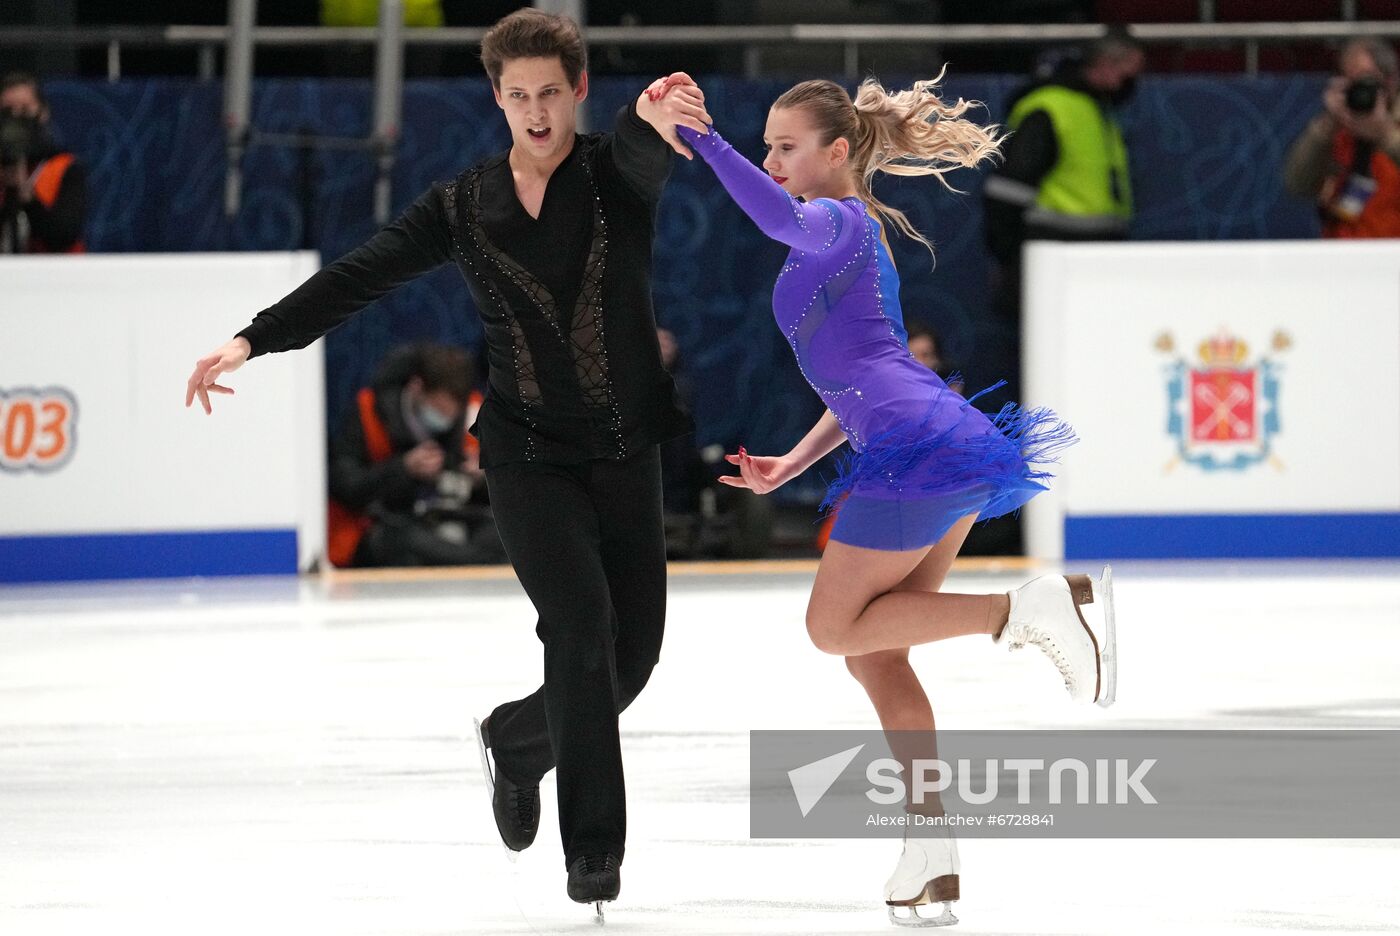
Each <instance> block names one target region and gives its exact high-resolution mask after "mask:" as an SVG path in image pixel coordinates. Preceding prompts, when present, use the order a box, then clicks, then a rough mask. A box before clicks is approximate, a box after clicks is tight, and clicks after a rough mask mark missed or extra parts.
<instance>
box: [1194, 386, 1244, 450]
mask: <svg viewBox="0 0 1400 936" xmlns="http://www.w3.org/2000/svg"><path fill="white" fill-rule="evenodd" d="M1254 374H1255V372H1254V369H1253V368H1251V369H1249V370H1229V369H1224V368H1221V369H1211V370H1207V371H1198V370H1193V371H1191V440H1192V441H1193V442H1252V441H1254V440H1255V438H1256V425H1255V418H1254V414H1255V409H1256V407H1255V405H1254V403H1255V397H1254Z"/></svg>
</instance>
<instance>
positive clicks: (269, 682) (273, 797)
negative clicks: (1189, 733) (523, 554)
mask: <svg viewBox="0 0 1400 936" xmlns="http://www.w3.org/2000/svg"><path fill="white" fill-rule="evenodd" d="M1027 577H1029V574H1028V573H1024V572H1009V573H1006V574H997V573H993V572H989V571H976V570H959V571H956V572H955V574H954V576H953V577H952V578H951V579H950V581H949V584H948V588H949V589H950V590H957V591H971V592H978V591H993V590H1005V589H1007V588H1011V587H1014V586H1015V585H1018V584H1020V582H1022V581H1023V580H1025V579H1026V578H1027ZM1115 579H1116V585H1117V598H1118V620H1119V646H1120V657H1121V663H1120V684H1119V694H1118V704H1117V705H1116V706H1115V707H1114V708H1112V709H1109V710H1107V711H1103V710H1100V709H1097V708H1094V707H1078V706H1075V705H1073V704H1072V703H1070V701H1069V700H1068V698H1067V697H1066V696H1065V693H1064V690H1063V688H1062V687H1061V685H1060V683H1059V680H1058V676H1057V674H1056V673H1055V671H1054V669H1053V668H1052V667H1051V666H1050V665H1049V664H1048V663H1046V662H1045V660H1044V659H1043V658H1042V657H1040V656H1039V654H1038V653H1037V652H1035V651H1034V650H1027V651H1024V652H1021V653H1017V654H1014V655H1011V654H1007V653H1006V652H1005V651H1004V650H1001V649H999V648H997V647H994V646H993V645H992V643H991V641H990V640H987V639H985V638H963V639H959V640H955V641H949V642H946V643H943V644H937V645H932V646H926V647H921V648H917V649H916V650H915V651H914V659H915V661H916V667H917V669H918V671H919V673H920V675H921V677H922V678H923V679H924V682H925V685H926V686H927V687H928V689H929V692H930V695H931V697H932V698H933V700H934V709H935V712H936V713H937V716H938V723H939V726H940V727H941V728H944V729H955V728H956V729H983V728H1042V727H1043V728H1052V727H1100V728H1139V727H1140V728H1323V729H1330V728H1400V566H1396V565H1394V564H1376V565H1369V564H1368V565H1357V564H1315V563H1314V564H1296V565H1292V564H1291V565H1271V566H1233V567H1232V566H1229V565H1227V564H1214V565H1189V566H1180V565H1176V566H1166V565H1129V564H1124V565H1121V566H1118V567H1116V568H1115ZM810 582H811V573H810V572H801V571H798V572H778V573H768V574H744V575H715V574H705V575H700V574H683V573H681V574H675V575H673V578H672V585H671V611H670V615H669V619H668V632H667V638H666V646H665V649H664V651H663V655H662V660H661V664H660V665H659V666H658V667H657V669H656V671H655V673H654V676H653V679H652V682H651V684H650V686H649V687H648V688H647V690H646V691H645V692H644V693H643V694H642V696H641V698H640V699H639V700H638V701H637V703H636V704H635V705H634V706H633V707H632V708H631V709H629V710H628V711H627V713H626V714H625V715H624V716H623V722H622V726H623V748H624V755H625V758H626V767H627V776H628V793H629V803H630V807H629V809H630V811H629V825H630V835H629V842H628V853H627V860H626V863H625V864H624V866H623V889H622V897H621V899H620V900H619V901H618V902H617V903H615V904H612V905H611V906H610V907H609V910H608V922H607V926H606V931H607V932H613V933H626V934H647V933H658V934H669V933H687V934H689V933H716V934H728V933H735V934H780V933H781V934H822V933H876V934H888V933H892V932H896V931H895V930H894V928H893V927H892V926H890V924H889V923H888V922H886V920H885V915H884V908H883V904H882V901H881V893H880V889H881V886H882V885H883V883H884V880H885V878H886V876H887V875H888V873H889V872H890V870H891V869H892V868H893V866H894V862H895V860H896V858H897V857H898V844H897V842H894V841H888V840H885V841H849V840H846V841H828V840H821V841H772V840H768V841H764V840H751V839H750V838H749V837H748V792H747V789H748V748H747V744H748V735H747V732H748V731H749V730H750V729H756V728H873V727H876V722H875V719H874V715H873V712H872V711H871V709H870V707H869V704H868V702H867V701H866V699H865V696H864V694H863V693H862V692H861V690H860V689H859V687H858V686H857V685H856V683H855V682H854V681H853V680H852V679H851V678H850V677H849V676H848V675H847V673H846V671H845V667H844V666H843V665H842V662H841V661H840V660H839V659H837V658H834V657H828V656H824V655H823V654H821V653H820V652H818V651H817V650H815V649H814V648H813V647H812V646H811V644H810V643H809V642H808V640H807V638H806V635H805V632H804V630H803V623H802V621H803V611H804V608H805V606H806V599H807V589H808V587H809V585H810ZM533 627H534V616H533V613H532V610H531V608H530V606H529V603H528V602H527V600H526V599H525V597H524V595H523V593H522V592H521V591H520V590H519V588H518V586H516V585H515V584H514V582H513V581H512V580H496V581H492V580H482V579H461V578H456V579H453V578H449V579H440V578H430V577H423V578H409V579H399V580H392V579H373V580H364V579H356V580H344V579H339V580H322V579H306V580H302V581H299V582H298V581H292V580H287V579H244V580H225V581H203V582H167V583H127V584H108V585H70V586H54V587H10V588H0V934H5V936H40V934H52V933H63V934H69V933H72V934H104V936H110V934H113V933H128V932H130V933H141V934H147V936H153V934H167V933H169V934H176V933H178V934H182V936H188V934H200V936H209V934H223V933H230V934H232V933H238V934H248V933H271V934H282V933H287V934H307V936H313V934H315V936H319V934H396V936H417V934H459V933H461V934H466V933H473V934H475V933H482V934H492V933H511V934H516V933H577V934H588V933H592V932H596V930H595V929H594V926H593V924H592V922H591V915H592V914H591V910H590V909H589V908H587V907H583V906H580V905H577V904H573V903H571V902H570V901H569V900H568V899H567V898H566V897H565V895H564V868H563V860H562V857H561V854H560V851H559V840H558V830H557V827H556V825H555V823H556V816H557V814H556V811H555V809H554V803H553V794H554V790H553V785H552V782H551V781H550V780H548V779H547V780H546V783H545V788H544V791H543V793H544V796H543V799H544V804H545V805H544V818H543V821H542V823H541V831H540V836H539V839H538V841H537V842H536V843H535V845H534V847H533V848H531V849H530V850H529V851H527V852H525V853H524V854H523V855H522V856H521V857H520V859H519V860H518V861H517V862H515V863H511V862H509V861H507V860H506V857H505V854H504V851H503V849H502V846H501V844H500V840H499V838H498V837H497V835H496V832H495V828H494V826H493V824H492V821H491V816H490V811H489V806H488V804H487V801H486V793H485V788H484V786H483V782H482V779H481V776H480V773H479V768H478V764H477V753H476V750H475V747H474V743H473V741H472V739H471V719H472V716H474V715H476V716H480V715H483V714H485V713H487V712H488V711H489V710H490V709H491V707H492V706H494V705H495V704H496V703H498V702H500V701H502V700H504V699H506V698H508V697H514V696H517V695H521V694H524V693H525V692H527V691H529V690H531V689H533V688H534V686H535V685H536V684H537V682H538V680H539V677H540V673H541V664H540V650H539V645H538V643H537V641H536V639H535V636H534V633H533ZM1397 773H1398V774H1400V765H1397ZM960 850H961V854H962V860H963V868H962V894H963V899H962V900H961V901H960V902H959V903H958V904H956V905H955V911H956V913H957V914H958V916H959V917H960V918H961V919H962V923H961V924H960V925H958V926H956V927H954V928H952V929H950V930H941V931H940V932H950V933H1018V934H1059V933H1095V934H1098V933H1103V934H1137V933H1174V934H1177V933H1192V934H1197V933H1199V934H1217V933H1255V932H1261V931H1280V932H1300V933H1382V932H1384V933H1391V932H1400V842H1395V841H1360V840H1344V841H1317V840H1313V841H1300V840H1292V839H1281V840H1253V841H1171V840H1131V841H1106V840H1096V841H1075V840H1055V839H1048V840H1043V841H1026V840H1004V839H1003V840H996V839H990V840H989V839H970V840H964V841H963V842H962V843H961V846H960Z"/></svg>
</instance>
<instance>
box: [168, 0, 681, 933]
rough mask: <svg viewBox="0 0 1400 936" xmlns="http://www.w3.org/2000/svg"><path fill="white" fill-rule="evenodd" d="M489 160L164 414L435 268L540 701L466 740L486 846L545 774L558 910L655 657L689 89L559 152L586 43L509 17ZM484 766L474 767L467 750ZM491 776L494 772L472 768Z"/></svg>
mask: <svg viewBox="0 0 1400 936" xmlns="http://www.w3.org/2000/svg"><path fill="white" fill-rule="evenodd" d="M481 55H482V62H483V64H484V65H485V66H486V71H487V74H488V75H489V76H490V78H491V83H492V86H493V88H494V91H495V96H496V101H497V103H498V104H499V105H500V107H501V110H502V111H504V112H505V116H506V122H507V123H508V124H509V125H510V132H511V148H510V150H509V151H507V152H505V153H501V154H498V155H496V156H493V157H491V158H489V159H486V160H484V161H483V162H480V163H478V164H477V165H475V166H472V167H471V168H469V169H467V170H466V171H464V172H462V173H461V174H460V175H459V176H457V178H456V179H454V180H453V181H451V182H448V183H445V184H437V185H434V186H433V187H432V189H430V190H429V191H428V192H426V193H425V194H424V195H423V196H422V197H420V198H419V199H418V200H417V201H416V202H414V203H413V204H412V205H411V206H410V207H409V208H408V210H407V211H405V212H404V214H403V215H402V216H401V217H399V218H398V220H396V221H394V222H393V223H391V224H390V225H388V226H387V227H385V228H384V229H383V230H382V231H380V232H379V233H378V234H376V235H375V236H374V237H373V238H372V239H370V240H369V241H368V242H367V243H365V244H364V245H363V246H361V247H359V248H357V249H356V250H354V251H352V252H350V253H349V254H347V255H346V256H344V257H342V258H340V259H339V260H337V261H336V262H335V263H333V264H331V265H330V266H328V267H326V268H325V269H323V270H321V271H320V272H319V273H317V274H316V275H315V276H313V277H312V278H311V279H309V280H307V281H306V283H304V284H302V285H301V286H300V287H298V288H297V289H296V290H295V291H294V292H292V293H291V295H289V296H287V297H286V298H285V299H283V300H282V301H280V302H278V303H277V304H276V305H274V306H272V307H271V308H269V309H266V310H265V311H263V312H262V313H260V314H259V315H258V316H257V317H256V318H255V319H254V320H253V322H252V324H250V325H249V326H248V327H247V328H245V329H244V330H243V331H241V332H239V334H238V336H237V337H235V338H234V339H233V340H232V341H231V342H229V343H228V344H226V345H224V346H223V347H222V348H219V349H218V350H217V351H215V352H214V353H213V354H211V355H209V356H208V357H205V358H202V359H201V360H200V361H199V362H198V364H197V365H196V367H195V371H194V374H193V376H191V377H190V380H189V384H188V387H187V392H186V401H185V402H186V406H188V405H190V403H191V402H192V401H193V400H194V399H195V398H196V397H197V398H198V399H199V401H200V403H201V405H202V406H203V407H204V410H205V412H206V413H207V412H209V411H210V407H209V394H210V393H232V392H233V391H232V390H231V389H229V388H227V387H223V386H221V385H220V384H219V383H218V382H217V380H218V377H219V376H220V375H222V374H225V373H228V372H229V371H232V370H235V369H237V368H238V367H240V366H241V365H242V364H243V363H244V362H245V361H247V360H248V359H250V358H253V357H256V356H258V355H260V354H266V353H269V352H276V351H286V350H291V349H295V348H304V347H306V346H307V345H309V344H310V343H311V342H313V341H315V340H316V338H318V337H320V336H321V335H323V334H325V333H326V332H327V331H329V330H330V329H331V328H333V327H335V326H336V325H338V324H340V323H341V322H343V321H345V320H346V319H347V318H348V317H349V316H351V315H353V314H354V313H355V312H357V311H359V310H360V309H361V308H363V307H364V306H365V305H368V304H369V303H370V302H372V301H373V300H375V299H377V298H379V297H380V296H382V295H384V294H385V293H387V292H389V291H390V290H392V289H394V288H395V287H397V286H399V285H401V284H403V283H405V282H407V281H409V280H411V279H413V278H414V277H416V276H419V275H421V274H423V273H426V272H428V271H429V270H432V269H434V268H436V267H438V266H439V265H441V264H443V263H446V262H448V261H452V262H455V263H456V264H457V265H458V267H459V268H460V269H461V271H462V273H463V275H464V276H465V277H466V280H467V285H468V287H469V288H470V290H471V293H472V297H473V299H474V300H475V302H476V306H477V309H478V310H479V312H480V314H481V318H482V321H483V323H484V325H485V334H486V344H487V351H488V360H489V382H490V390H489V392H488V394H487V397H486V400H485V402H484V403H483V405H482V407H481V412H480V415H479V417H478V419H477V422H476V425H475V426H474V427H473V429H472V431H473V433H475V434H476V435H477V436H478V437H479V438H480V440H481V460H482V467H483V468H484V469H485V471H486V478H487V485H488V487H489V489H490V494H491V503H492V506H493V509H494V511H495V515H496V522H497V526H498V528H499V530H500V535H501V539H502V542H503V543H504V544H505V547H506V551H507V553H508V554H509V557H510V561H511V563H512V565H513V566H514V567H515V571H516V574H517V575H518V576H519V578H520V582H521V584H522V585H523V586H524V587H525V591H526V593H527V594H528V595H529V596H530V600H531V601H532V602H533V603H534V605H535V608H536V610H537V611H538V612H539V624H538V627H537V628H536V633H537V634H538V636H539V638H540V640H541V641H542V642H543V643H544V672H545V675H544V685H543V686H542V687H541V688H540V689H538V690H536V691H535V692H534V693H532V694H531V695H529V696H526V697H525V698H523V699H519V700H517V701H514V702H507V703H505V704H503V705H500V706H498V707H497V708H496V709H495V711H493V712H492V713H491V714H490V715H489V716H488V718H487V719H486V720H485V722H484V723H482V724H481V725H480V726H479V729H478V730H479V739H480V741H481V745H482V757H483V764H484V765H485V766H486V769H487V778H488V781H490V782H491V783H492V784H493V806H494V810H495V818H496V823H497V828H498V829H499V830H500V833H501V837H502V839H503V840H504V842H505V844H506V846H507V847H508V848H510V849H512V850H517V851H518V850H520V849H523V848H525V847H527V846H528V845H530V843H531V842H532V841H533V840H534V837H535V832H536V830H537V828H538V825H539V781H540V778H541V777H542V776H543V775H544V774H545V773H546V772H547V771H548V770H549V769H550V768H551V767H553V768H555V769H556V770H557V771H558V773H557V777H558V792H559V828H560V837H561V838H562V840H563V846H564V860H565V865H566V867H567V868H568V893H569V896H570V897H571V898H572V899H574V900H576V901H579V902H581V903H593V902H597V905H598V912H599V914H600V916H601V912H602V903H601V902H602V901H604V900H613V899H616V897H617V895H618V893H619V891H620V888H621V878H620V874H619V865H620V864H621V862H622V858H623V848H624V843H625V838H626V802H625V796H624V790H623V773H622V755H621V750H620V747H619V743H618V726H617V716H618V712H619V711H620V710H622V709H623V708H626V707H627V705H628V704H629V703H630V702H631V701H632V699H634V698H635V697H636V696H637V694H638V693H639V692H640V691H641V689H642V687H643V686H644V685H645V684H646V682H647V678H648V677H649V676H650V674H651V669H652V667H653V666H654V665H655V664H656V662H657V659H658V655H659V652H660V648H661V635H662V629H663V624H664V619H665V601H666V566H665V560H666V547H665V541H664V536H663V527H662V513H661V474H660V461H659V457H658V454H657V444H658V443H659V442H662V441H664V440H666V439H668V438H671V437H673V436H676V435H679V434H681V433H683V432H685V431H687V430H688V429H689V420H688V418H687V417H686V416H685V415H684V413H683V412H682V411H681V409H680V408H679V406H678V404H677V402H676V398H675V387H674V384H673V383H672V381H671V378H670V376H669V375H668V374H667V373H666V371H665V370H664V369H663V367H662V366H661V354H660V350H659V348H658V344H657V339H656V324H655V321H654V316H653V313H652V305H651V281H650V271H651V250H652V232H653V228H654V225H655V215H656V205H657V201H658V200H659V199H660V197H661V191H662V188H663V186H664V185H665V183H666V180H667V177H668V176H669V174H670V164H671V156H670V153H671V150H672V149H674V150H675V151H677V152H680V153H682V154H683V155H685V156H687V157H689V156H690V152H689V150H688V149H687V148H686V147H685V145H684V144H683V143H681V142H680V140H679V139H678V137H677V134H676V127H677V126H678V125H679V126H686V127H691V128H692V129H695V130H696V131H698V132H703V131H704V130H705V129H706V125H707V123H708V122H709V115H708V114H707V113H706V112H705V108H704V97H703V95H701V94H700V92H699V90H698V89H697V88H694V87H693V86H688V87H682V88H678V89H677V91H678V92H679V93H678V94H674V95H668V96H667V97H666V98H665V99H664V100H658V101H653V100H651V98H650V97H649V96H648V95H646V94H645V93H643V94H641V95H639V96H638V98H637V99H636V100H634V101H633V102H632V103H630V104H628V106H627V107H625V108H623V109H622V110H621V111H620V112H619V113H618V115H617V120H616V125H615V128H614V130H613V131H612V132H608V133H594V134H588V135H578V134H576V133H575V125H576V112H577V109H578V106H579V104H580V103H581V102H582V101H583V100H584V98H585V97H586V96H587V94H588V73H587V70H586V47H585V46H584V43H583V40H582V39H581V38H580V36H579V31H578V26H577V24H575V23H574V22H573V21H572V20H569V19H567V18H565V17H559V16H551V15H547V14H544V13H540V12H538V11H536V10H531V9H524V10H519V11H517V12H515V13H512V14H511V15H509V16H507V17H505V18H504V19H502V20H501V21H499V22H498V23H496V25H495V26H493V27H492V28H491V30H490V31H489V32H488V33H487V35H486V37H485V38H484V39H483V41H482V51H481ZM487 749H489V751H490V762H488V760H487V755H486V751H487ZM491 762H494V763H491Z"/></svg>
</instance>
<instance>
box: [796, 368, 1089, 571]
mask: <svg viewBox="0 0 1400 936" xmlns="http://www.w3.org/2000/svg"><path fill="white" fill-rule="evenodd" d="M1004 384H1005V382H1004V381H1003V382H1002V383H998V384H996V385H994V386H991V387H988V388H987V389H986V390H983V391H982V392H981V393H978V394H976V395H974V396H972V397H969V398H967V399H963V398H962V397H959V396H957V395H956V394H954V392H953V391H952V390H946V389H944V390H941V392H940V393H939V394H938V396H939V397H940V399H938V400H936V401H935V404H934V406H933V407H931V413H930V414H929V415H926V416H925V417H924V418H922V419H919V420H917V421H909V422H907V423H904V424H901V425H897V426H896V427H895V428H893V429H889V430H886V431H884V432H881V433H880V434H878V435H876V436H875V437H874V438H873V439H871V440H870V441H869V442H868V443H867V444H866V446H865V448H864V450H862V451H860V452H857V453H854V454H851V455H848V456H847V457H846V458H844V459H843V460H842V461H841V462H840V464H839V473H838V475H837V477H836V480H834V481H833V482H832V483H831V484H830V485H829V486H828V488H827V492H826V497H825V499H824V500H823V501H822V510H823V511H825V512H827V513H830V512H832V511H836V512H837V517H836V522H835V524H834V525H833V526H832V529H831V539H834V540H836V541H838V542H841V543H846V544H847V545H850V546H861V547H865V548H867V549H884V550H901V551H902V550H909V549H922V548H925V547H927V546H931V545H933V544H934V543H937V542H938V541H939V540H940V539H942V538H943V536H944V534H946V533H947V532H948V530H949V529H950V528H952V526H953V524H955V523H957V522H958V521H959V520H960V519H962V518H963V517H966V516H968V515H969V514H974V515H976V516H977V517H978V518H979V519H982V520H990V519H992V518H993V517H999V516H1001V515H1003V514H1007V513H1011V512H1012V511H1014V510H1017V509H1019V508H1020V507H1021V505H1022V504H1024V503H1026V502H1027V501H1028V500H1030V499H1031V498H1032V497H1034V496H1035V495H1037V494H1039V493H1040V492H1042V491H1044V490H1046V489H1047V482H1048V481H1049V480H1050V478H1051V477H1052V475H1051V473H1050V472H1049V471H1048V470H1047V469H1048V466H1049V465H1051V464H1053V463H1054V462H1055V461H1056V460H1057V459H1058V457H1059V454H1060V453H1061V452H1062V451H1063V450H1064V449H1065V448H1066V447H1068V446H1069V445H1072V444H1073V443H1074V442H1075V440H1076V437H1075V434H1074V430H1073V429H1072V428H1070V427H1069V425H1067V424H1066V423H1064V422H1063V421H1062V420H1061V419H1060V418H1059V417H1058V416H1056V415H1055V413H1054V412H1052V411H1051V410H1048V409H1044V408H1038V409H1022V408H1021V407H1019V406H1017V405H1016V404H1014V403H1008V404H1007V405H1006V406H1004V407H1003V408H1002V409H1001V411H1000V412H999V413H997V414H996V415H995V416H987V415H986V414H985V413H983V412H982V411H981V410H979V409H977V408H976V407H975V406H973V405H972V402H973V400H975V399H977V397H980V396H982V395H983V394H985V393H990V392H991V391H993V390H996V389H998V388H999V387H1001V386H1003V385H1004ZM945 394H946V395H948V396H945ZM954 400H955V401H956V402H954Z"/></svg>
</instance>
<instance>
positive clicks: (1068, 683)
mask: <svg viewBox="0 0 1400 936" xmlns="http://www.w3.org/2000/svg"><path fill="white" fill-rule="evenodd" d="M1007 596H1008V597H1009V598H1010V599H1011V614H1010V616H1009V617H1008V619H1007V622H1006V626H1005V627H1004V628H1002V631H1001V633H1000V634H998V635H997V637H996V642H997V643H1002V642H1005V643H1006V644H1007V647H1008V649H1010V650H1017V649H1020V648H1021V647H1024V646H1025V645H1026V644H1028V643H1030V644H1035V645H1036V646H1037V647H1039V648H1040V649H1041V650H1044V651H1045V655H1046V656H1048V657H1049V658H1050V661H1051V662H1052V663H1054V664H1055V668H1056V669H1058V670H1059V671H1060V675H1061V676H1062V677H1063V678H1064V681H1065V688H1066V689H1068V690H1069V694H1070V697H1071V698H1073V699H1074V700H1075V701H1076V702H1094V703H1097V704H1098V705H1100V706H1102V707H1104V708H1108V706H1110V705H1112V704H1113V700H1114V699H1115V698H1116V696H1117V693H1118V637H1117V633H1116V628H1115V624H1114V619H1113V570H1112V569H1110V568H1109V567H1108V566H1104V569H1103V575H1102V576H1100V577H1099V580H1098V581H1097V582H1096V581H1094V580H1093V579H1091V578H1090V577H1089V576H1087V575H1044V576H1041V577H1040V578H1038V579H1035V580H1034V581H1031V582H1028V583H1026V584H1025V585H1022V586H1021V587H1020V588H1018V589H1016V590H1015V591H1010V592H1007ZM1089 604H1095V605H1097V606H1098V607H1099V608H1100V609H1101V613H1102V626H1101V636H1100V635H1095V633H1094V631H1093V629H1092V628H1091V627H1090V626H1089V623H1088V622H1087V621H1085V620H1084V613H1083V611H1082V610H1081V608H1082V607H1083V606H1084V605H1089Z"/></svg>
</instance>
